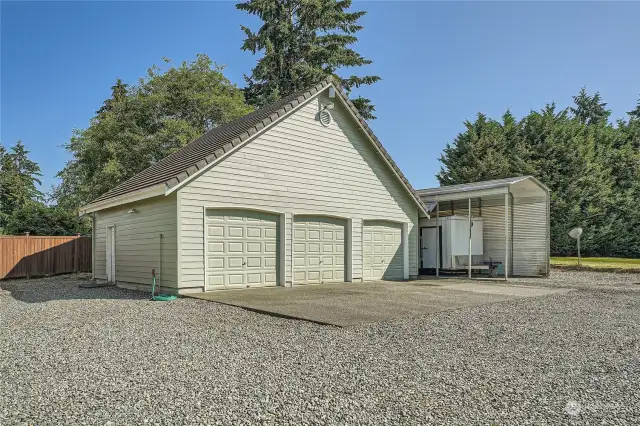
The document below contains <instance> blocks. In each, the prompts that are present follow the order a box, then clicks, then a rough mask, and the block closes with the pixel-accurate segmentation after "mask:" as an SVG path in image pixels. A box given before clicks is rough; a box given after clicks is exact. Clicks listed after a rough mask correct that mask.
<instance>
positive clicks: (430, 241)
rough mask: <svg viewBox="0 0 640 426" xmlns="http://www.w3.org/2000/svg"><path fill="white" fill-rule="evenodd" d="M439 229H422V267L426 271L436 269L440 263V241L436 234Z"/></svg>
mask: <svg viewBox="0 0 640 426" xmlns="http://www.w3.org/2000/svg"><path fill="white" fill-rule="evenodd" d="M437 229H438V228H436V227H435V226H434V227H431V228H422V229H421V230H420V241H421V248H420V250H421V251H422V253H421V254H422V267H423V268H425V269H435V267H436V265H437V262H438V259H437V257H438V252H437V246H438V244H437V243H438V239H437V234H436V230H437Z"/></svg>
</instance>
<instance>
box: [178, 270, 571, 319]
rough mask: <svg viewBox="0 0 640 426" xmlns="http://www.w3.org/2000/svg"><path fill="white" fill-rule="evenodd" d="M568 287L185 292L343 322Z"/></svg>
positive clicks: (443, 283) (427, 284) (432, 284)
mask: <svg viewBox="0 0 640 426" xmlns="http://www.w3.org/2000/svg"><path fill="white" fill-rule="evenodd" d="M568 291H571V290H569V289H551V288H543V287H532V286H518V285H512V284H506V283H495V284H494V283H482V284H479V283H477V282H472V281H465V280H449V279H448V280H419V281H408V282H389V281H376V282H366V283H334V284H314V285H298V286H294V287H270V288H253V289H238V290H218V291H212V292H207V293H196V294H189V295H185V296H187V297H193V298H196V299H203V300H209V301H213V302H217V303H222V304H225V305H231V306H237V307H240V308H244V309H247V310H251V311H254V312H259V313H264V314H268V315H273V316H278V317H283V318H291V319H298V320H305V321H311V322H315V323H318V324H326V325H334V326H339V327H346V326H352V325H357V324H363V323H372V322H378V321H385V320H389V319H393V318H402V317H408V316H414V315H425V314H432V313H435V312H441V311H446V310H451V309H459V308H464V307H470V306H476V305H482V304H486V303H494V302H502V301H507V300H514V299H522V298H527V297H537V296H546V295H551V294H560V293H566V292H568Z"/></svg>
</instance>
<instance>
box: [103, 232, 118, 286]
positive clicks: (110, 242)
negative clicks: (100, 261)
mask: <svg viewBox="0 0 640 426" xmlns="http://www.w3.org/2000/svg"><path fill="white" fill-rule="evenodd" d="M106 254H107V259H106V263H105V268H106V270H107V282H110V283H113V282H115V280H116V227H115V226H108V227H107V247H106Z"/></svg>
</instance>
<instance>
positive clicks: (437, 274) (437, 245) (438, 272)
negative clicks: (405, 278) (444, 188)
mask: <svg viewBox="0 0 640 426" xmlns="http://www.w3.org/2000/svg"><path fill="white" fill-rule="evenodd" d="M438 277H440V202H439V201H436V278H438Z"/></svg>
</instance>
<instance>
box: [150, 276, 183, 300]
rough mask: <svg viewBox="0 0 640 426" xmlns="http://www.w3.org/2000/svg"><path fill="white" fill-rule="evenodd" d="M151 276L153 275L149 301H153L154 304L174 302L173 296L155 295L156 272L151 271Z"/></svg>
mask: <svg viewBox="0 0 640 426" xmlns="http://www.w3.org/2000/svg"><path fill="white" fill-rule="evenodd" d="M151 275H153V285H152V286H151V300H155V301H156V302H168V301H169V300H175V299H176V298H177V296H175V295H173V294H162V293H159V294H156V270H155V269H152V270H151Z"/></svg>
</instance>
